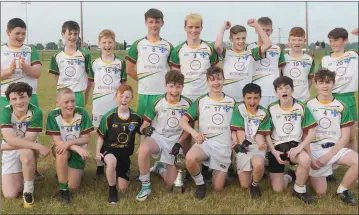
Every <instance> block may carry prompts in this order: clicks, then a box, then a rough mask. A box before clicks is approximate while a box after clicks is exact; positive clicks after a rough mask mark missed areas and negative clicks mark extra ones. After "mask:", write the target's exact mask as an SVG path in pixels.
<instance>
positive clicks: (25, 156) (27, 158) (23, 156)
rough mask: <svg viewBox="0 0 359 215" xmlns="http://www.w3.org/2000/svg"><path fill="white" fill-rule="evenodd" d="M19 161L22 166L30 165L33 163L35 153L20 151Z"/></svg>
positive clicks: (26, 150) (25, 150)
mask: <svg viewBox="0 0 359 215" xmlns="http://www.w3.org/2000/svg"><path fill="white" fill-rule="evenodd" d="M20 160H21V162H22V164H25V165H26V166H27V165H31V164H34V162H35V153H34V151H32V150H31V149H22V150H20Z"/></svg>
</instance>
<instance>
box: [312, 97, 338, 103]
mask: <svg viewBox="0 0 359 215" xmlns="http://www.w3.org/2000/svg"><path fill="white" fill-rule="evenodd" d="M315 99H316V100H317V101H318V102H319V103H320V104H323V105H327V104H330V103H332V102H333V101H334V99H335V97H334V96H333V99H332V100H331V101H329V102H327V101H320V100H319V99H318V96H316V97H315Z"/></svg>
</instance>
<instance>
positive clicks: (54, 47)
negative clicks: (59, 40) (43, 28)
mask: <svg viewBox="0 0 359 215" xmlns="http://www.w3.org/2000/svg"><path fill="white" fill-rule="evenodd" d="M46 49H47V50H57V44H56V43H54V42H49V43H47V44H46Z"/></svg>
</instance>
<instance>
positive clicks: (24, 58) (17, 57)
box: [0, 18, 41, 109]
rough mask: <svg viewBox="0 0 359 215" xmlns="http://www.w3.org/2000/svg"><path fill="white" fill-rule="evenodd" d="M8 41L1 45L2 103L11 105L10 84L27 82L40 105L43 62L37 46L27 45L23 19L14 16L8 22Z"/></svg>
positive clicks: (36, 103)
mask: <svg viewBox="0 0 359 215" xmlns="http://www.w3.org/2000/svg"><path fill="white" fill-rule="evenodd" d="M6 33H7V35H8V42H7V43H6V44H4V45H2V46H1V103H0V104H1V105H0V109H3V108H4V107H5V106H6V105H9V101H8V99H7V98H6V96H5V91H6V89H7V87H8V86H9V84H11V83H15V82H26V83H28V84H29V85H30V86H31V87H32V96H31V101H30V103H32V104H33V105H35V106H37V107H38V106H39V101H38V97H37V92H36V90H37V79H38V78H39V77H40V74H41V62H40V58H39V53H38V52H37V50H36V48H34V47H32V46H29V45H25V44H24V40H25V38H26V24H25V22H24V21H23V20H22V19H19V18H13V19H11V20H10V21H9V22H8V23H7V30H6Z"/></svg>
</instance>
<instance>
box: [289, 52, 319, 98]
mask: <svg viewBox="0 0 359 215" xmlns="http://www.w3.org/2000/svg"><path fill="white" fill-rule="evenodd" d="M284 57H285V62H286V64H285V66H284V68H283V70H282V72H283V75H285V76H288V77H290V78H291V79H293V85H294V92H293V97H294V98H296V99H298V100H299V101H303V102H305V101H308V100H309V99H310V92H309V82H308V79H309V78H313V77H314V69H315V65H314V60H313V58H312V57H311V56H309V55H307V54H304V55H302V56H300V57H292V56H290V55H289V54H285V55H284Z"/></svg>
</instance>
